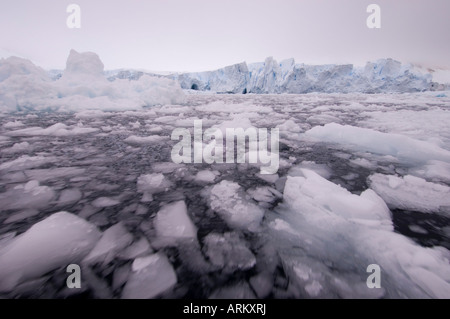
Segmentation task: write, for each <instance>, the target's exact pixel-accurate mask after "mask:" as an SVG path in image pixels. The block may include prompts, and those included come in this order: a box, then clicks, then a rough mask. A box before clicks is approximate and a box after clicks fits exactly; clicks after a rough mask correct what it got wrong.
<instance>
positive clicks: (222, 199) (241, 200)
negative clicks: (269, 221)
mask: <svg viewBox="0 0 450 319" xmlns="http://www.w3.org/2000/svg"><path fill="white" fill-rule="evenodd" d="M205 197H207V200H208V202H209V205H210V207H211V209H213V210H214V211H215V212H216V213H217V214H219V216H221V217H222V218H223V219H224V220H225V221H226V222H227V224H229V225H230V227H236V228H240V229H246V230H250V231H256V230H257V229H258V227H259V224H260V222H261V220H262V218H263V216H264V211H263V209H262V208H260V207H258V206H257V205H256V204H254V203H252V202H251V201H250V200H247V199H246V198H245V194H243V190H242V188H241V186H240V185H239V184H237V183H234V182H230V181H226V180H223V181H221V182H220V183H219V184H216V185H214V186H212V187H211V188H210V189H209V191H206V192H205Z"/></svg>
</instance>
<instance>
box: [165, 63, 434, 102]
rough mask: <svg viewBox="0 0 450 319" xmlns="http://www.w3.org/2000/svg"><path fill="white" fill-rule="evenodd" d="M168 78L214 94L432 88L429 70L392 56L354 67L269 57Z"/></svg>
mask: <svg viewBox="0 0 450 319" xmlns="http://www.w3.org/2000/svg"><path fill="white" fill-rule="evenodd" d="M172 77H173V78H174V79H177V80H178V81H179V82H180V85H181V87H182V88H183V89H192V90H200V91H212V92H215V93H259V94H261V93H293V94H299V93H310V92H322V93H350V92H360V93H394V92H395V93H404V92H421V91H427V90H431V89H432V88H433V83H432V76H431V74H430V73H427V72H422V71H420V70H418V69H415V68H414V66H413V65H410V64H402V63H401V62H399V61H395V60H393V59H380V60H378V61H376V62H368V63H367V64H366V65H365V66H364V67H356V66H354V65H352V64H344V65H337V64H329V65H306V64H296V63H295V61H294V59H288V60H284V61H282V62H281V63H278V62H277V61H276V60H274V59H273V58H272V57H269V58H267V59H266V60H265V61H264V62H262V63H253V64H248V65H247V64H246V63H245V62H243V63H239V64H235V65H231V66H227V67H225V68H222V69H219V70H216V71H208V72H199V73H183V74H177V75H173V76H172Z"/></svg>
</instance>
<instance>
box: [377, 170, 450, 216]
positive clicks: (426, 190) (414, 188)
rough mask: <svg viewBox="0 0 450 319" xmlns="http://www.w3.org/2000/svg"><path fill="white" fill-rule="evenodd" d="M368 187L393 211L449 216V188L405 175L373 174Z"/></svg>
mask: <svg viewBox="0 0 450 319" xmlns="http://www.w3.org/2000/svg"><path fill="white" fill-rule="evenodd" d="M369 183H370V187H371V188H372V189H373V190H374V191H375V192H376V193H377V194H378V195H380V196H381V198H383V199H384V201H385V202H386V203H387V204H388V205H389V207H391V208H393V209H404V210H412V211H419V212H423V213H439V212H441V213H446V214H450V197H449V195H450V187H448V186H444V185H440V184H436V183H431V182H427V181H425V180H424V179H422V178H419V177H415V176H411V175H406V176H404V177H398V176H394V175H383V174H374V175H371V176H370V177H369Z"/></svg>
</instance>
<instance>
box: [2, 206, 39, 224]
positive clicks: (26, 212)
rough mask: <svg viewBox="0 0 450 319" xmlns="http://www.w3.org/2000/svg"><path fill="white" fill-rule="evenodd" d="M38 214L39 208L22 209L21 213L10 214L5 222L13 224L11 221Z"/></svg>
mask: <svg viewBox="0 0 450 319" xmlns="http://www.w3.org/2000/svg"><path fill="white" fill-rule="evenodd" d="M38 214H39V211H38V210H37V209H32V208H30V209H26V210H24V211H21V212H19V213H16V214H14V215H11V216H9V217H8V218H7V219H6V220H5V221H4V222H3V223H4V224H11V223H15V222H19V221H22V220H24V219H27V218H30V217H33V216H36V215H38Z"/></svg>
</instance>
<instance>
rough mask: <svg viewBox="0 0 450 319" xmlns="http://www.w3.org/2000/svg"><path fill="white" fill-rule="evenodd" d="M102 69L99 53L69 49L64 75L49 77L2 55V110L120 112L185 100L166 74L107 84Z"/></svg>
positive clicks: (0, 62)
mask: <svg viewBox="0 0 450 319" xmlns="http://www.w3.org/2000/svg"><path fill="white" fill-rule="evenodd" d="M103 68H104V66H103V63H102V62H101V60H100V58H99V57H98V55H97V54H95V53H92V52H85V53H78V52H76V51H75V50H71V51H70V54H69V57H68V59H67V63H66V69H65V70H64V72H63V75H62V77H61V78H60V79H58V80H56V81H52V80H51V79H50V77H49V76H48V75H47V74H46V72H45V71H43V70H42V69H40V68H39V67H37V66H35V65H34V64H32V63H31V62H30V61H28V60H25V59H21V58H15V57H11V58H8V59H2V60H0V92H2V93H0V109H1V110H4V111H11V112H14V111H21V110H54V111H64V112H70V111H81V110H105V111H120V110H141V109H143V107H146V106H152V105H161V104H177V103H182V102H183V101H184V93H183V92H182V90H181V88H180V86H179V84H178V83H177V82H176V81H173V80H171V79H169V78H164V77H156V76H149V75H144V76H142V77H140V78H139V80H137V81H129V80H116V81H114V82H109V81H108V80H107V79H106V77H105V76H104V74H103Z"/></svg>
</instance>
